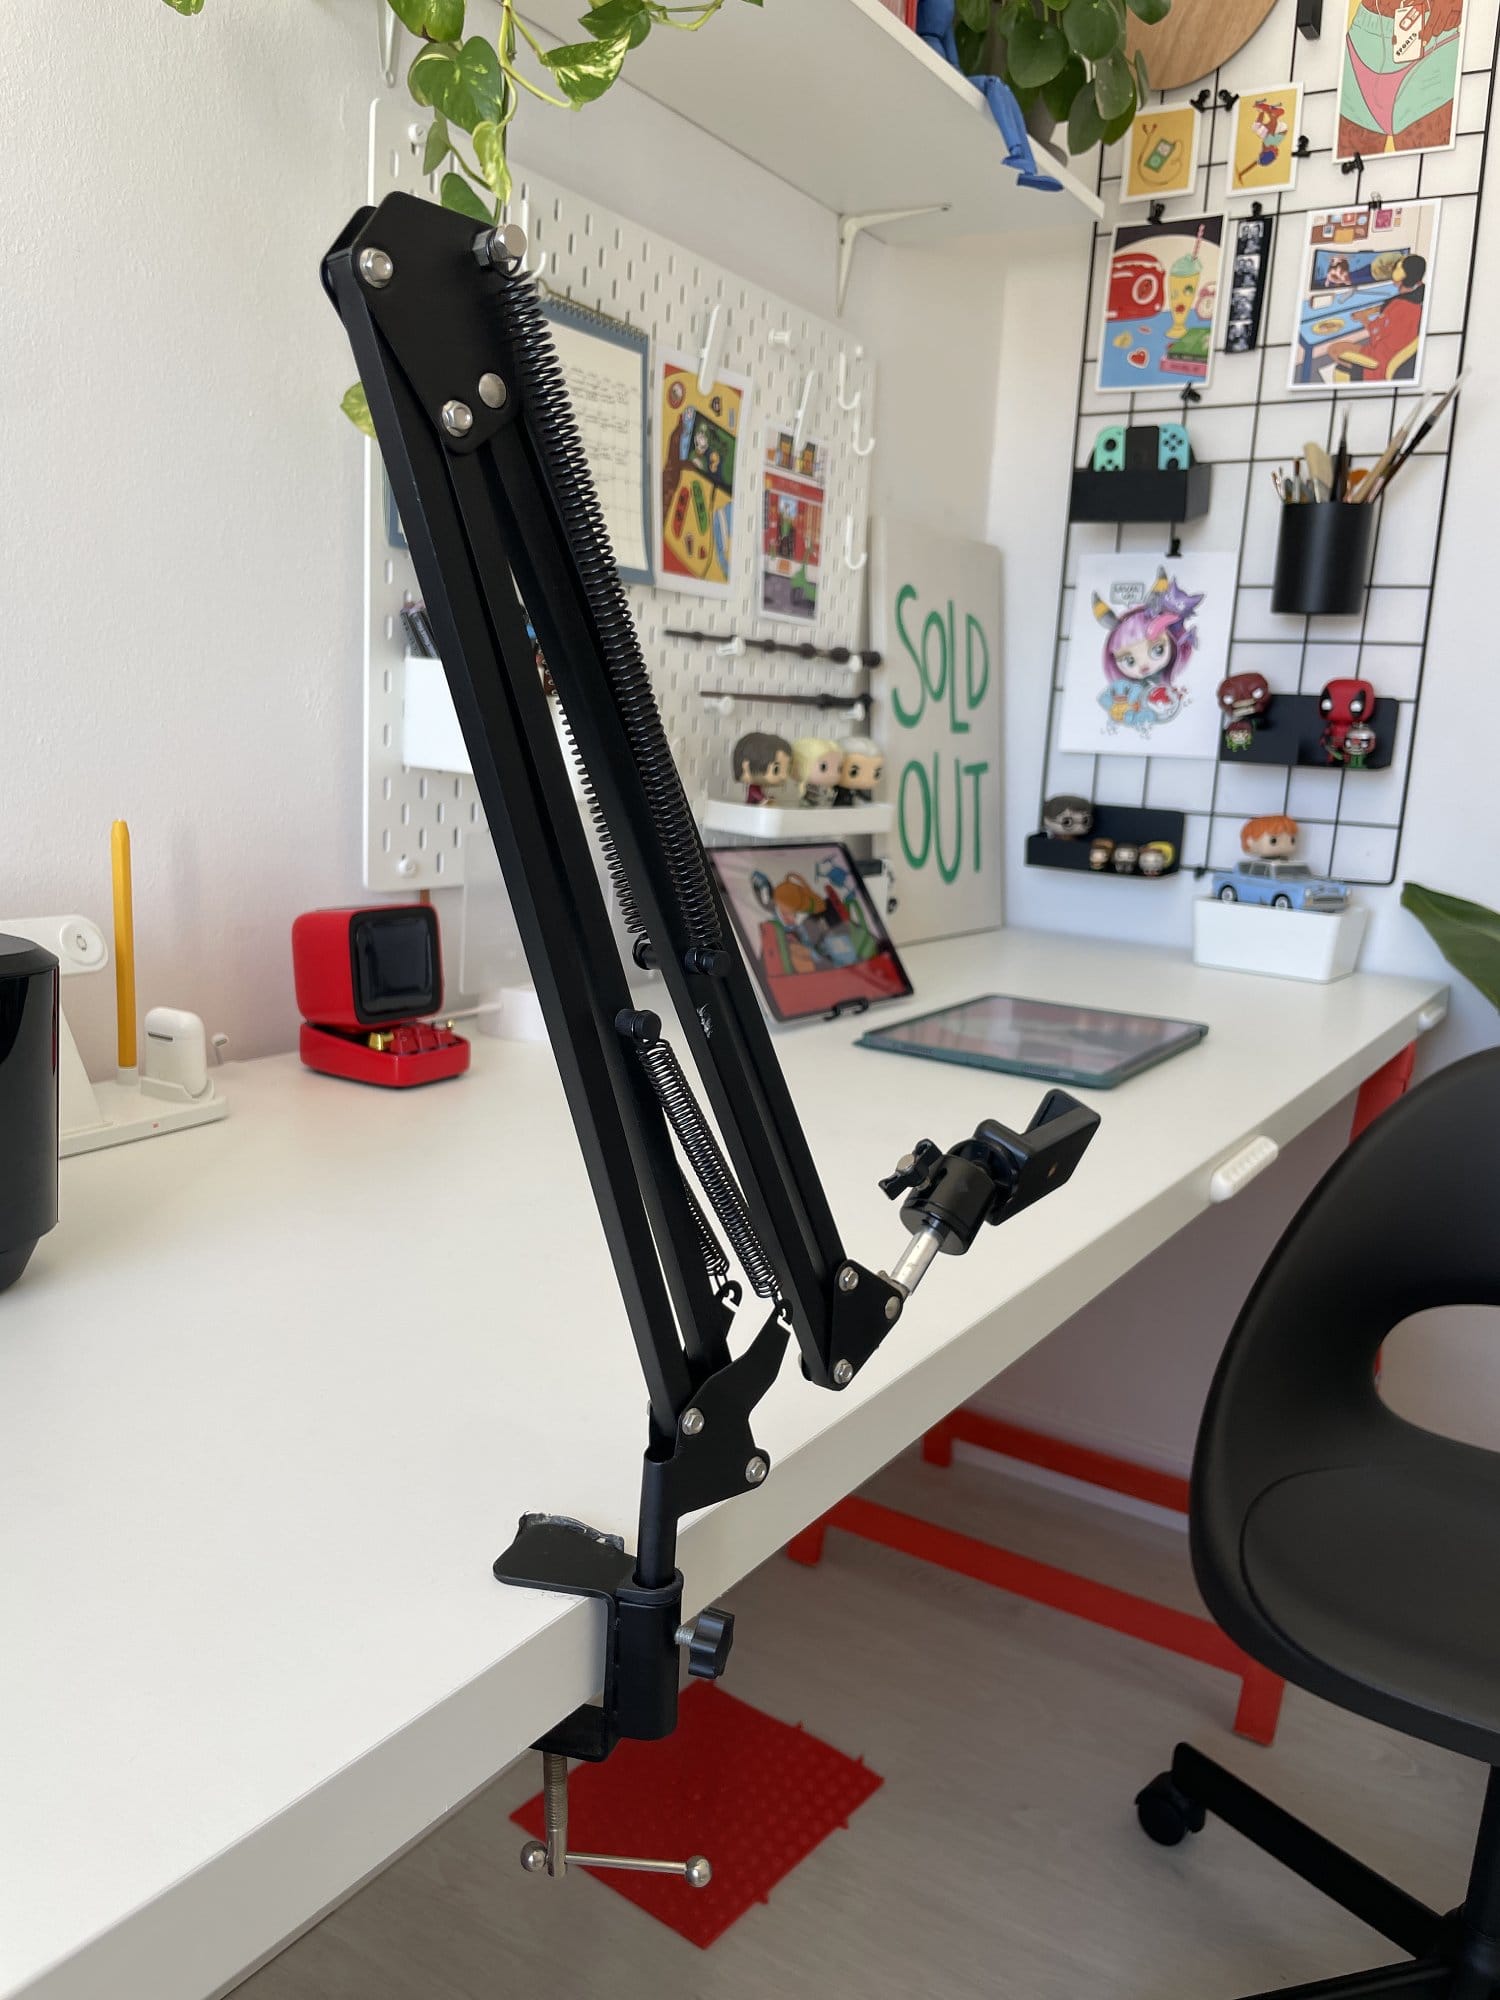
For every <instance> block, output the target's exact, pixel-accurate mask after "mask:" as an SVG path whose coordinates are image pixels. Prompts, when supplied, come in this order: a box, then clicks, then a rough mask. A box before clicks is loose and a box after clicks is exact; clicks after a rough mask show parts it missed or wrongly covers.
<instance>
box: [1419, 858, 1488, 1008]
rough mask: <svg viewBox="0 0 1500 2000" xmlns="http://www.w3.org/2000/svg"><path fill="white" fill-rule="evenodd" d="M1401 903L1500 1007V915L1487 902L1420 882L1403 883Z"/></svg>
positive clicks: (1457, 969) (1457, 967)
mask: <svg viewBox="0 0 1500 2000" xmlns="http://www.w3.org/2000/svg"><path fill="white" fill-rule="evenodd" d="M1401 907H1402V909H1403V910H1410V911H1411V913H1412V915H1413V916H1414V917H1416V918H1417V919H1418V921H1419V922H1420V923H1421V924H1423V925H1424V926H1425V928H1426V930H1427V933H1428V935H1429V936H1430V937H1431V939H1432V941H1433V943H1434V944H1435V945H1436V946H1437V948H1438V950H1439V951H1440V952H1441V953H1442V954H1443V956H1444V958H1446V959H1447V961H1448V963H1449V964H1450V965H1451V966H1452V967H1453V969H1454V971H1455V972H1461V973H1462V974H1463V976H1464V978H1465V979H1470V980H1472V981H1473V983H1474V984H1475V985H1476V986H1477V987H1478V988H1479V990H1480V992H1481V993H1482V994H1483V995H1484V997H1485V999H1486V1000H1488V1001H1489V1003H1490V1005H1491V1006H1492V1007H1500V916H1497V915H1496V913H1495V912H1494V911H1493V910H1487V909H1486V908H1485V906H1484V904H1483V903H1470V902H1468V901H1467V900H1466V899H1465V898H1464V897H1462V896H1446V895H1444V894H1443V893H1442V891H1441V890H1439V889H1424V888H1423V887H1422V885H1421V883H1420V882H1407V883H1405V884H1404V885H1403V887H1402V890H1401Z"/></svg>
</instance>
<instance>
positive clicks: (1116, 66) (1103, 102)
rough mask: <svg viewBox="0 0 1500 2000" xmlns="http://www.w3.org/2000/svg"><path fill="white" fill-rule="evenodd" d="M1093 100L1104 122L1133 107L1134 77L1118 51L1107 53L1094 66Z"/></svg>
mask: <svg viewBox="0 0 1500 2000" xmlns="http://www.w3.org/2000/svg"><path fill="white" fill-rule="evenodd" d="M1094 102H1095V103H1096V104H1097V105H1098V106H1099V116H1100V117H1101V118H1102V119H1103V120H1104V121H1105V123H1106V124H1108V123H1109V122H1110V120H1111V119H1114V118H1122V117H1124V116H1125V115H1126V114H1127V113H1129V112H1132V111H1134V109H1135V78H1134V77H1133V76H1132V75H1131V73H1130V65H1129V64H1128V63H1127V62H1126V60H1125V58H1124V56H1122V55H1121V54H1120V53H1119V52H1118V51H1116V52H1115V53H1114V54H1113V55H1107V56H1106V57H1105V58H1104V60H1103V62H1101V63H1097V64H1096V65H1095V67H1094Z"/></svg>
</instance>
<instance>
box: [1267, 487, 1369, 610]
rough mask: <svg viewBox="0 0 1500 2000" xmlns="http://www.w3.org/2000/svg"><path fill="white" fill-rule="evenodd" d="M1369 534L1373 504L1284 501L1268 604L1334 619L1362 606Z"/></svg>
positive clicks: (1330, 501) (1335, 501)
mask: <svg viewBox="0 0 1500 2000" xmlns="http://www.w3.org/2000/svg"><path fill="white" fill-rule="evenodd" d="M1374 539H1375V509H1374V508H1373V507H1366V506H1364V505H1362V504H1361V503H1359V502H1358V501H1354V500H1303V501H1292V502H1289V503H1288V504H1286V505H1284V506H1283V507H1282V510H1281V532H1280V534H1279V535H1278V536H1277V540H1276V580H1275V582H1274V584H1273V585H1272V588H1271V609H1272V610H1273V611H1290V612H1294V613H1297V614H1300V615H1301V616H1303V617H1314V616H1317V615H1320V614H1321V615H1322V616H1324V617H1334V618H1340V617H1344V618H1346V617H1349V616H1350V615H1351V614H1352V613H1354V612H1356V611H1359V610H1360V609H1362V607H1363V605H1364V601H1365V579H1366V578H1367V576H1368V575H1369V573H1370V549H1371V546H1372V544H1373V542H1374Z"/></svg>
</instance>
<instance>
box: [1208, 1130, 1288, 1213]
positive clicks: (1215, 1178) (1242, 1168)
mask: <svg viewBox="0 0 1500 2000" xmlns="http://www.w3.org/2000/svg"><path fill="white" fill-rule="evenodd" d="M1280 1152H1281V1148H1280V1147H1279V1146H1278V1145H1277V1143H1276V1141H1275V1140H1274V1139H1271V1138H1268V1137H1267V1136H1266V1134H1265V1133H1264V1132H1262V1133H1260V1134H1258V1135H1257V1136H1256V1137H1255V1138H1254V1139H1250V1140H1247V1142H1246V1143H1245V1144H1244V1145H1243V1146H1241V1148H1240V1150H1239V1151H1238V1152H1237V1153H1231V1154H1230V1156H1229V1158H1228V1159H1227V1160H1220V1162H1219V1164H1218V1165H1217V1166H1216V1167H1215V1168H1214V1170H1213V1172H1212V1173H1211V1174H1210V1175H1209V1177H1208V1198H1209V1200H1210V1201H1230V1200H1232V1199H1233V1197H1234V1196H1235V1195H1237V1194H1238V1193H1239V1191H1240V1189H1241V1188H1243V1187H1246V1186H1248V1184H1249V1183H1250V1182H1251V1181H1253V1180H1254V1179H1255V1176H1256V1175H1257V1174H1263V1173H1264V1172H1265V1170H1266V1168H1267V1167H1269V1166H1270V1165H1271V1163H1272V1161H1273V1160H1275V1159H1276V1158H1277V1156H1278V1155H1279V1154H1280Z"/></svg>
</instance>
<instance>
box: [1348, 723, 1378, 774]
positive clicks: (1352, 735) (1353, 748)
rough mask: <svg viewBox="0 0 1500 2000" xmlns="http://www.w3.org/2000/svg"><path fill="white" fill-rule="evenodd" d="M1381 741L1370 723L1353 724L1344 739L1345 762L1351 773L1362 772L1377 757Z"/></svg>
mask: <svg viewBox="0 0 1500 2000" xmlns="http://www.w3.org/2000/svg"><path fill="white" fill-rule="evenodd" d="M1379 742H1380V739H1379V737H1378V736H1377V735H1376V734H1375V732H1374V730H1373V729H1372V728H1371V727H1370V725H1369V723H1368V722H1351V723H1350V725H1349V730H1348V733H1347V735H1346V736H1345V737H1344V762H1345V764H1346V765H1347V766H1348V768H1349V769H1350V770H1351V771H1362V770H1363V769H1364V768H1365V766H1366V765H1367V764H1368V763H1369V761H1370V759H1371V758H1372V757H1373V756H1374V755H1375V751H1376V749H1377V747H1378V746H1379Z"/></svg>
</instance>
